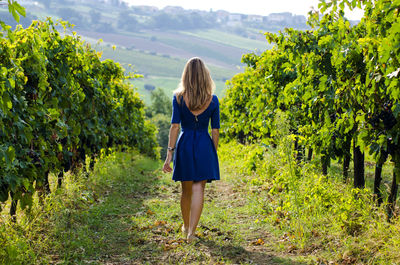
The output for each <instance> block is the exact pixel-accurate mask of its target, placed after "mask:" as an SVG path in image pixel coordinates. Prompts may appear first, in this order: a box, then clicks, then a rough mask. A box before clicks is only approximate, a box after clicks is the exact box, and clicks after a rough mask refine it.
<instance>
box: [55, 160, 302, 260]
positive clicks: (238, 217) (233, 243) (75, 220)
mask: <svg viewBox="0 0 400 265" xmlns="http://www.w3.org/2000/svg"><path fill="white" fill-rule="evenodd" d="M160 168H161V164H160V163H159V162H155V161H152V160H149V159H146V158H143V157H142V156H140V155H131V154H117V155H116V156H115V157H114V158H113V159H110V160H108V161H106V162H104V163H99V164H98V165H96V170H95V174H94V182H93V187H92V189H93V194H92V195H93V197H94V202H93V203H92V204H90V206H89V207H87V209H82V210H78V211H76V212H75V213H74V214H73V215H72V216H70V218H71V220H69V221H68V222H66V223H69V230H68V232H65V233H66V234H63V235H62V236H64V237H65V238H64V240H63V242H64V244H63V249H62V250H58V251H57V252H58V253H60V251H61V252H62V253H64V254H63V256H61V255H60V254H58V255H57V254H56V253H54V257H55V259H54V260H53V261H52V263H64V264H65V263H67V264H77V263H78V264H88V263H90V264H304V263H302V262H300V261H296V260H299V257H294V256H291V254H290V253H284V252H282V253H276V251H275V252H274V251H273V248H272V247H270V246H272V241H273V240H276V238H275V239H274V237H273V236H272V235H270V234H269V232H268V231H267V230H265V225H264V228H262V226H261V225H258V224H257V222H255V221H256V219H257V215H256V214H255V213H254V209H252V206H251V205H252V203H251V201H250V200H251V198H252V197H251V196H248V194H247V192H246V189H245V188H243V187H244V186H243V185H242V183H241V181H240V179H235V175H234V174H232V173H231V172H229V168H227V167H224V166H222V168H221V173H222V181H216V182H213V183H212V184H207V186H206V199H205V206H204V210H203V214H202V217H201V219H200V224H199V228H198V231H197V235H198V236H199V237H200V241H198V242H196V243H192V244H188V243H186V242H185V241H184V240H183V239H182V236H181V233H180V227H181V224H182V223H181V215H180V209H179V196H180V186H179V183H174V182H173V181H172V180H171V175H165V174H162V173H160ZM60 230H61V229H60ZM275 243H276V242H275ZM275 249H276V248H275Z"/></svg>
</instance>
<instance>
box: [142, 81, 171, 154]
mask: <svg viewBox="0 0 400 265" xmlns="http://www.w3.org/2000/svg"><path fill="white" fill-rule="evenodd" d="M171 114H172V101H171V99H170V98H169V97H168V96H167V95H166V94H165V92H164V90H162V89H161V88H156V89H155V90H153V91H152V92H151V105H150V106H149V107H148V108H147V109H146V116H147V117H148V118H150V120H151V121H152V123H153V124H155V125H156V127H157V129H158V133H157V141H158V145H159V146H160V147H161V150H160V155H161V157H163V156H164V155H165V153H166V151H167V145H168V134H169V126H170V122H171Z"/></svg>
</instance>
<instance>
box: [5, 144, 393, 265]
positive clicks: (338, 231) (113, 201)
mask: <svg viewBox="0 0 400 265" xmlns="http://www.w3.org/2000/svg"><path fill="white" fill-rule="evenodd" d="M260 152H261V154H262V155H260ZM218 154H219V160H220V169H221V180H220V181H216V182H213V183H210V184H207V186H206V194H205V205H204V209H203V213H202V216H201V219H200V223H199V228H198V230H197V236H198V237H199V238H200V240H199V241H198V242H196V243H192V244H188V243H186V242H185V241H184V240H183V239H182V235H181V233H180V227H181V224H182V221H181V215H180V206H179V198H180V185H179V183H177V182H173V181H172V180H171V175H170V174H163V173H161V171H160V168H161V165H162V162H161V161H154V160H151V159H148V158H146V157H144V156H142V155H140V154H138V153H136V152H134V151H130V152H125V153H121V152H115V153H112V154H111V155H109V156H107V157H103V158H101V159H99V160H98V161H97V163H96V165H95V168H94V171H93V172H90V173H89V175H88V177H86V176H85V175H84V174H83V173H82V172H78V173H77V174H70V173H68V174H66V176H65V179H64V183H63V188H62V189H60V190H57V191H56V190H55V182H56V177H55V176H54V175H51V178H50V184H51V189H52V191H53V192H52V194H51V195H49V196H48V197H47V198H46V200H45V201H44V203H39V201H38V198H37V197H36V196H35V200H34V206H33V208H32V210H31V211H30V212H25V213H24V212H21V211H20V210H19V215H18V222H17V224H12V223H10V222H9V218H8V216H7V214H6V211H7V210H8V208H9V202H7V204H6V205H5V207H4V208H3V212H2V213H1V219H0V221H1V223H0V243H1V245H2V248H1V249H0V263H2V264H22V263H23V264H55V263H62V264H87V263H91V264H106V263H108V264H120V263H130V264H329V263H332V264H335V263H338V264H357V263H358V264H397V263H398V262H400V255H399V254H398V253H400V237H399V233H398V231H399V229H400V223H399V219H398V218H397V219H394V220H393V222H392V223H388V222H386V220H385V219H386V218H385V212H384V209H379V208H376V207H375V206H374V204H373V203H372V201H371V196H370V191H368V190H364V191H355V190H353V189H352V187H351V185H348V184H344V183H343V182H342V181H341V178H340V176H336V175H334V174H333V175H330V176H328V177H323V176H321V175H320V173H319V168H318V167H317V166H318V165H319V161H318V160H317V159H315V160H314V162H312V163H306V164H304V165H302V166H296V165H295V164H292V166H290V165H291V164H290V163H289V162H288V156H287V155H288V151H287V149H285V148H282V147H281V146H278V148H277V149H272V148H271V149H269V150H268V152H265V147H263V146H261V145H257V144H254V145H245V146H244V145H240V144H237V143H234V142H229V143H223V144H221V146H220V148H219V149H218ZM3 206H4V205H3Z"/></svg>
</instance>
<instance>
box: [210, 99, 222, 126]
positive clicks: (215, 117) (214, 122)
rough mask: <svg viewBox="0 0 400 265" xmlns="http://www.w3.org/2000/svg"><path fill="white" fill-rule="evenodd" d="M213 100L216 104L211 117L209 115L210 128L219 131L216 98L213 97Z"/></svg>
mask: <svg viewBox="0 0 400 265" xmlns="http://www.w3.org/2000/svg"><path fill="white" fill-rule="evenodd" d="M213 100H215V103H216V105H217V106H216V108H215V109H214V111H213V113H212V115H211V128H212V129H219V128H220V125H219V101H218V98H217V96H214V98H213Z"/></svg>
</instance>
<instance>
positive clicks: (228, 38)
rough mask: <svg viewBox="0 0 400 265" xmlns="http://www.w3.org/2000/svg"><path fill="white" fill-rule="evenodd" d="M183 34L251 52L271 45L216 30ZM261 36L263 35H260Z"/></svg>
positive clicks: (184, 32) (183, 32) (185, 32)
mask: <svg viewBox="0 0 400 265" xmlns="http://www.w3.org/2000/svg"><path fill="white" fill-rule="evenodd" d="M181 33H182V34H186V35H190V36H195V37H198V38H203V39H207V40H212V41H215V42H219V43H223V44H226V45H231V46H233V47H237V48H241V49H246V50H249V51H254V50H255V49H258V50H259V51H264V50H266V49H268V48H269V44H268V43H267V41H260V40H252V39H248V38H244V37H240V36H238V35H234V34H231V33H226V32H222V31H220V30H215V29H209V30H197V31H193V32H188V31H181ZM255 33H258V32H255ZM260 35H262V34H261V33H260Z"/></svg>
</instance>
